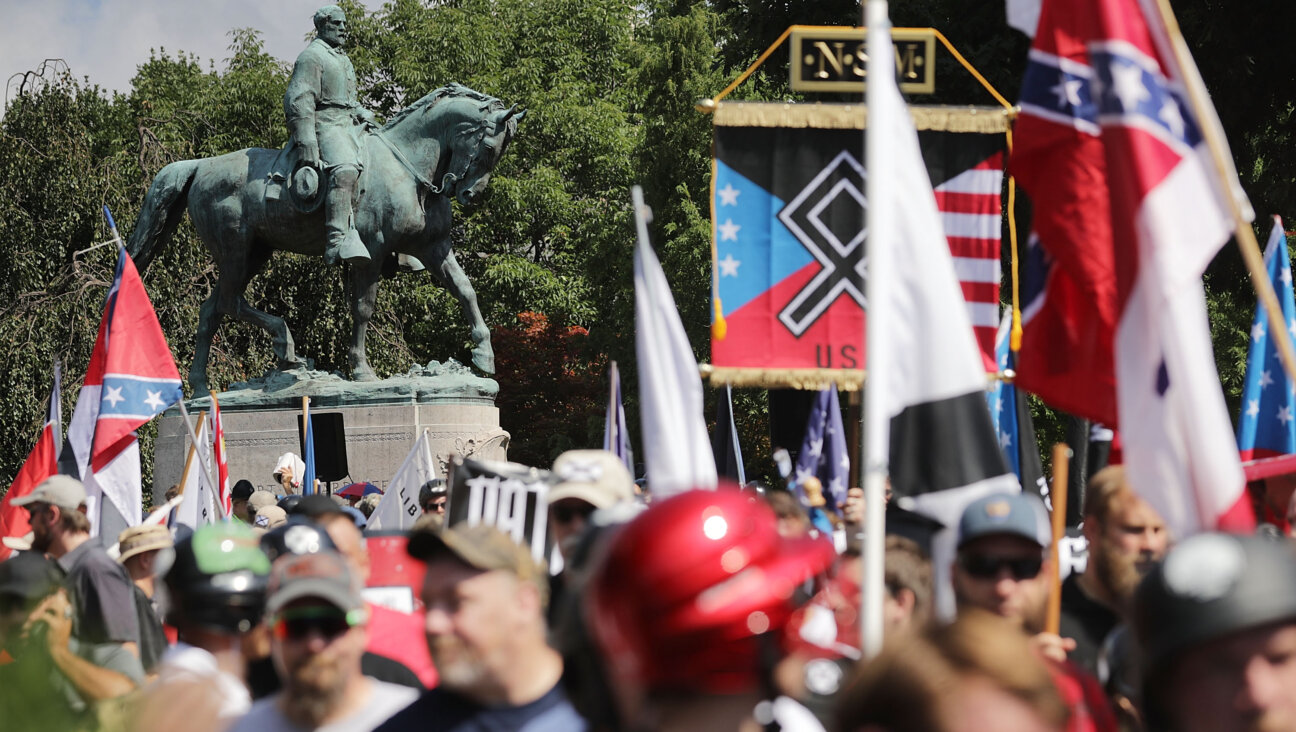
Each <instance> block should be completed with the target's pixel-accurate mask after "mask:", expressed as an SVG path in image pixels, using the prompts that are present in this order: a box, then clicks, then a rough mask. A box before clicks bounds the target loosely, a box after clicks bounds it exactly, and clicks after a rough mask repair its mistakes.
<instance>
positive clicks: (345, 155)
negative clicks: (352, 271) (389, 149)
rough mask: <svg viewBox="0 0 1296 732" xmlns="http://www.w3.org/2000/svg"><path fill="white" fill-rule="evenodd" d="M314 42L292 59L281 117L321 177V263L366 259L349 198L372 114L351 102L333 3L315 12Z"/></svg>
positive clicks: (341, 26)
mask: <svg viewBox="0 0 1296 732" xmlns="http://www.w3.org/2000/svg"><path fill="white" fill-rule="evenodd" d="M314 20H315V31H316V36H315V40H313V41H311V42H310V45H308V46H306V50H304V51H302V52H301V55H299V56H298V57H297V63H296V64H295V65H294V66H293V73H292V78H291V79H290V80H289V81H288V91H287V92H286V93H285V94H284V114H285V116H287V118H288V131H289V132H290V133H292V138H293V140H294V141H295V144H297V145H298V146H299V154H300V159H301V160H302V161H303V162H304V163H306V164H308V165H311V166H313V167H314V168H316V169H317V170H320V171H321V173H326V174H327V176H328V194H327V196H326V197H325V199H324V214H325V224H324V228H325V231H326V232H327V234H328V243H327V245H326V247H325V249H324V261H325V262H327V263H328V264H336V263H337V262H339V261H341V260H344V259H346V260H361V259H369V250H368V249H366V248H365V245H364V242H362V241H361V240H360V235H359V234H358V233H357V232H356V229H355V222H354V219H353V215H352V200H353V195H354V193H355V189H356V182H357V181H358V180H359V178H360V159H359V146H358V139H359V135H360V133H361V132H362V131H363V130H364V129H365V127H367V126H369V125H372V124H373V113H372V112H370V111H369V110H367V109H365V108H364V107H361V106H360V104H359V102H357V101H356V77H355V67H354V66H352V65H351V59H349V58H347V55H346V53H345V52H344V51H343V50H342V44H343V43H344V42H346V39H347V25H346V14H345V13H343V12H342V9H341V8H339V7H338V6H336V5H328V6H326V7H323V8H320V9H319V10H317V11H315V18H314Z"/></svg>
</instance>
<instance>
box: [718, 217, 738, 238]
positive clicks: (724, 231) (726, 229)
mask: <svg viewBox="0 0 1296 732" xmlns="http://www.w3.org/2000/svg"><path fill="white" fill-rule="evenodd" d="M741 228H742V227H741V226H739V225H738V224H735V223H734V222H733V219H725V222H724V223H723V224H720V225H719V226H717V227H716V229H717V230H719V232H720V241H738V230H739V229H741Z"/></svg>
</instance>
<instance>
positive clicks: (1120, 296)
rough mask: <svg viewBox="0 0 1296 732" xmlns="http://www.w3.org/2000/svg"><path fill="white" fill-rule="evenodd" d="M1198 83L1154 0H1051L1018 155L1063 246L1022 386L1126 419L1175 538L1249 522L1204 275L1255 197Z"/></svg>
mask: <svg viewBox="0 0 1296 732" xmlns="http://www.w3.org/2000/svg"><path fill="white" fill-rule="evenodd" d="M1180 59H1184V61H1183V62H1182V63H1181V61H1180ZM1190 89H1191V90H1195V91H1196V92H1197V93H1198V98H1201V99H1205V98H1206V91H1205V86H1204V85H1203V84H1202V82H1201V78H1200V76H1199V74H1198V72H1197V68H1196V66H1195V65H1193V63H1192V60H1191V57H1190V56H1189V55H1188V51H1187V48H1186V46H1185V44H1184V40H1183V38H1182V37H1180V36H1178V35H1177V34H1174V33H1172V32H1171V31H1170V29H1168V28H1167V27H1166V25H1165V23H1164V22H1163V21H1162V20H1161V17H1160V15H1159V11H1158V7H1157V4H1156V2H1155V0H1093V1H1092V2H1085V3H1077V2H1069V1H1068V2H1059V1H1054V0H1045V2H1044V6H1043V10H1042V12H1041V16H1040V23H1039V28H1038V31H1037V34H1036V36H1035V43H1034V45H1033V47H1032V49H1031V51H1030V55H1029V64H1028V66H1027V71H1026V75H1025V77H1024V79H1023V81H1022V101H1021V107H1022V114H1021V117H1020V118H1019V119H1018V122H1017V128H1016V130H1017V136H1016V147H1015V149H1014V152H1013V161H1012V170H1013V172H1014V173H1015V174H1016V175H1017V177H1018V179H1019V180H1021V182H1022V185H1023V186H1024V187H1026V189H1027V190H1028V191H1029V192H1030V194H1031V196H1032V198H1033V199H1034V202H1035V222H1034V226H1035V230H1036V231H1037V232H1038V234H1039V240H1040V244H1041V246H1042V247H1043V248H1044V249H1045V250H1046V251H1047V254H1048V255H1049V257H1051V259H1052V260H1053V261H1052V266H1051V270H1050V272H1049V274H1048V279H1047V284H1046V292H1045V293H1044V299H1043V305H1042V307H1041V308H1040V309H1039V311H1038V314H1037V315H1036V318H1035V319H1033V321H1032V323H1029V324H1027V327H1026V329H1025V333H1024V340H1023V347H1022V351H1021V362H1020V372H1019V376H1020V378H1021V384H1022V386H1024V387H1025V388H1028V389H1031V390H1032V391H1035V392H1036V393H1038V394H1040V396H1041V397H1043V398H1044V399H1045V400H1046V401H1049V402H1050V403H1052V404H1054V405H1055V406H1058V407H1060V408H1063V409H1065V410H1066V411H1068V412H1071V413H1073V414H1078V415H1081V416H1086V417H1089V418H1091V419H1095V420H1098V421H1101V422H1103V423H1104V424H1109V425H1112V426H1114V427H1117V428H1118V429H1119V430H1120V434H1121V437H1122V439H1123V441H1124V447H1123V450H1124V459H1125V465H1126V468H1127V471H1128V474H1129V477H1130V483H1131V484H1132V485H1133V486H1134V488H1135V489H1136V490H1137V491H1138V492H1139V493H1140V494H1141V495H1142V497H1143V498H1145V499H1146V500H1147V501H1148V503H1150V504H1151V505H1152V506H1153V507H1154V508H1155V509H1157V512H1158V513H1160V514H1161V516H1162V517H1163V518H1164V519H1165V520H1166V524H1167V526H1168V527H1169V529H1170V531H1171V533H1172V534H1173V535H1175V536H1179V537H1185V536H1188V535H1190V534H1193V533H1195V532H1198V531H1203V530H1213V529H1220V530H1239V531H1245V530H1248V529H1249V528H1251V527H1253V526H1254V522H1255V520H1254V516H1252V515H1251V508H1250V505H1249V502H1248V501H1247V497H1246V492H1245V486H1244V482H1243V474H1242V468H1241V465H1240V464H1239V462H1238V454H1237V451H1236V450H1235V449H1233V439H1232V435H1231V434H1229V432H1230V431H1229V428H1228V424H1229V422H1228V419H1229V418H1228V411H1227V409H1226V407H1225V404H1224V397H1223V394H1222V392H1221V389H1220V381H1219V374H1218V373H1217V372H1216V370H1215V361H1214V358H1213V356H1212V354H1211V342H1210V332H1209V326H1208V320H1207V315H1206V299H1205V294H1204V292H1203V290H1202V285H1201V275H1202V272H1203V271H1204V270H1205V268H1206V265H1207V264H1209V262H1210V261H1211V259H1212V258H1213V257H1214V256H1215V253H1216V252H1218V251H1219V249H1220V247H1221V246H1223V244H1224V243H1225V242H1226V241H1227V240H1228V237H1229V235H1230V233H1231V232H1232V230H1233V222H1232V217H1231V215H1230V213H1229V208H1230V205H1235V206H1237V207H1238V208H1239V209H1240V210H1243V211H1244V212H1245V213H1246V214H1247V215H1249V214H1250V205H1249V204H1248V203H1246V201H1245V196H1244V195H1242V193H1241V188H1240V186H1239V184H1238V182H1237V175H1236V173H1232V172H1231V171H1230V172H1229V174H1228V175H1226V176H1225V177H1224V180H1223V181H1221V180H1218V179H1216V177H1215V176H1214V175H1213V171H1214V170H1215V163H1214V161H1213V160H1212V159H1211V155H1210V153H1209V150H1208V146H1207V144H1206V141H1205V134H1206V133H1207V132H1212V131H1213V132H1215V133H1217V135H1218V139H1220V140H1223V133H1222V131H1219V120H1218V119H1216V118H1215V115H1214V110H1212V109H1210V108H1209V106H1207V108H1206V109H1205V110H1204V111H1203V114H1202V116H1200V117H1199V116H1198V115H1197V113H1196V112H1195V111H1194V109H1193V108H1192V107H1191V106H1190V104H1189V99H1190V94H1189V90H1190ZM1226 156H1227V154H1226ZM1221 162H1222V164H1224V165H1228V162H1227V160H1224V161H1221ZM1230 197H1232V198H1233V201H1232V202H1230V201H1229V199H1230ZM1046 315H1047V319H1046V320H1044V321H1041V320H1040V318H1044V317H1045V316H1046ZM1036 323H1044V324H1047V325H1048V327H1045V328H1043V329H1039V328H1036V327H1035V326H1036ZM1036 336H1038V338H1036ZM1028 343H1033V344H1034V345H1029V346H1028V345H1027V344H1028ZM1064 402H1065V403H1064Z"/></svg>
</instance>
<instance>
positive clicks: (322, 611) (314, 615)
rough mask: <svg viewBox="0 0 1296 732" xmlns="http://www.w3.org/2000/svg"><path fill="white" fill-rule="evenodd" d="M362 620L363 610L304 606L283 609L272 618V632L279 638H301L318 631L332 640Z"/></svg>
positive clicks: (323, 636)
mask: <svg viewBox="0 0 1296 732" xmlns="http://www.w3.org/2000/svg"><path fill="white" fill-rule="evenodd" d="M362 622H364V611H363V610H352V611H350V612H342V611H341V610H338V609H337V608H325V607H306V608H299V609H297V610H285V611H284V612H282V613H279V614H278V615H277V616H275V618H274V634H275V637H276V638H278V639H279V640H303V639H305V638H309V637H310V636H311V635H313V634H316V633H318V634H319V636H320V637H321V638H324V639H325V640H330V641H331V640H333V639H334V638H337V637H338V636H340V635H342V634H343V633H346V632H347V631H348V630H350V629H351V628H353V627H355V626H357V625H359V624H360V623H362Z"/></svg>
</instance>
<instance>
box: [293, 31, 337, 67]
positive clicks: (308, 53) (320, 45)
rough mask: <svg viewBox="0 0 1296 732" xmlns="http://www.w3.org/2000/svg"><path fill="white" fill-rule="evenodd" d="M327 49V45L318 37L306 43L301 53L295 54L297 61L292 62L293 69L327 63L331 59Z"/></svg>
mask: <svg viewBox="0 0 1296 732" xmlns="http://www.w3.org/2000/svg"><path fill="white" fill-rule="evenodd" d="M328 49H329V45H328V44H327V43H325V42H324V41H321V40H320V39H318V38H316V39H315V40H313V41H311V42H310V43H308V44H306V47H305V48H303V49H302V51H301V53H299V54H297V62H296V63H295V64H293V71H297V70H299V69H308V68H312V67H318V66H323V65H324V64H327V63H328V62H329V61H330V59H331V57H330V55H329V52H328Z"/></svg>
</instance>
